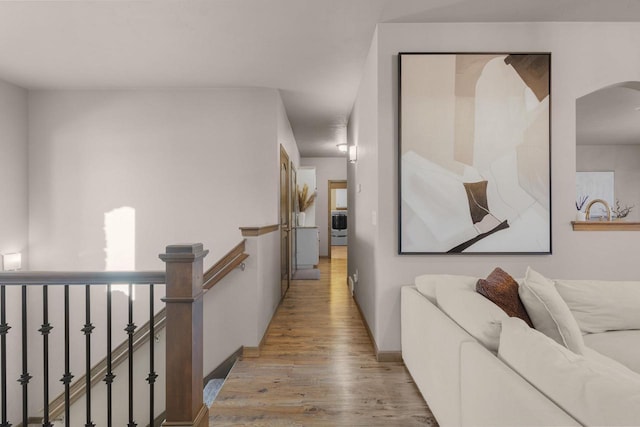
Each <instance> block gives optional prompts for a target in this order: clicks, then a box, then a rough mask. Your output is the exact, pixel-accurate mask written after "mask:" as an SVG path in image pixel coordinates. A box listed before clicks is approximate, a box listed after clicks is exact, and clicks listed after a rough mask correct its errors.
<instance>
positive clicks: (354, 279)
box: [353, 268, 358, 283]
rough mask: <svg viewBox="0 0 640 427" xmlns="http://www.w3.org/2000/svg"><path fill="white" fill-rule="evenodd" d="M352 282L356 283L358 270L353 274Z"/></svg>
mask: <svg viewBox="0 0 640 427" xmlns="http://www.w3.org/2000/svg"><path fill="white" fill-rule="evenodd" d="M353 281H354V282H356V283H358V269H357V268H356V272H355V273H353Z"/></svg>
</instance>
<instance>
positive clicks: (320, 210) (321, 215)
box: [300, 157, 347, 256]
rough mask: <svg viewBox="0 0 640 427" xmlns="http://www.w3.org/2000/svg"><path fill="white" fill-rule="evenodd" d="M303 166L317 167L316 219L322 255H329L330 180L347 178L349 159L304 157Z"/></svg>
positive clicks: (302, 159) (301, 160)
mask: <svg viewBox="0 0 640 427" xmlns="http://www.w3.org/2000/svg"><path fill="white" fill-rule="evenodd" d="M300 162H301V164H302V166H314V167H315V168H316V188H317V189H318V195H317V196H316V201H315V203H314V205H315V212H316V213H315V221H316V225H317V226H318V230H319V231H320V256H328V255H329V246H328V245H329V230H328V227H329V218H328V214H327V209H328V206H329V203H330V202H329V190H328V183H329V180H345V179H347V159H346V158H345V157H303V158H301V159H300Z"/></svg>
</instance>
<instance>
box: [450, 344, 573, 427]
mask: <svg viewBox="0 0 640 427" xmlns="http://www.w3.org/2000/svg"><path fill="white" fill-rule="evenodd" d="M460 371H461V373H460V377H461V378H460V382H461V408H462V413H461V425H463V426H492V427H493V426H496V427H497V426H505V427H507V426H509V427H519V426H541V425H544V426H579V425H581V424H579V423H578V422H577V421H576V420H575V419H573V418H572V417H571V416H570V415H568V414H567V413H566V412H564V411H563V410H562V409H560V408H559V407H558V406H556V404H555V403H553V402H552V401H551V400H549V399H548V398H547V397H546V396H545V395H544V394H542V393H541V392H540V391H538V389H536V388H535V387H534V386H532V385H531V384H529V383H528V382H527V381H526V380H525V379H524V378H522V377H521V376H520V375H518V374H517V373H516V372H514V371H513V370H512V369H511V368H509V367H508V366H507V365H505V364H504V362H502V361H501V360H500V359H498V358H497V357H496V356H495V355H494V354H492V353H490V352H489V351H487V349H485V348H484V347H482V346H481V345H480V344H478V343H474V342H465V343H462V345H461V349H460Z"/></svg>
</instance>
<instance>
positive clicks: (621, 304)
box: [555, 280, 640, 334]
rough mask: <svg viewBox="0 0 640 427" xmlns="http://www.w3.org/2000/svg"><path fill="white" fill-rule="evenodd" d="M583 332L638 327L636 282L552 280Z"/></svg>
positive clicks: (639, 304) (638, 290) (639, 295)
mask: <svg viewBox="0 0 640 427" xmlns="http://www.w3.org/2000/svg"><path fill="white" fill-rule="evenodd" d="M555 283H556V289H557V290H558V293H559V294H560V296H561V297H562V299H563V300H564V301H565V302H566V303H567V305H568V306H569V309H570V310H571V313H573V317H575V319H576V321H577V322H578V325H579V326H580V329H581V330H582V332H584V333H590V334H594V333H599V332H605V331H620V330H624V329H640V310H638V307H640V282H616V281H602V280H556V281H555Z"/></svg>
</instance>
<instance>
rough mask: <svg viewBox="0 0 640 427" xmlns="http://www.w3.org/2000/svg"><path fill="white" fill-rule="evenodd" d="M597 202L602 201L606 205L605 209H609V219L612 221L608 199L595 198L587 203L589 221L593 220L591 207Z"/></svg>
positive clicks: (586, 212)
mask: <svg viewBox="0 0 640 427" xmlns="http://www.w3.org/2000/svg"><path fill="white" fill-rule="evenodd" d="M596 203H600V204H602V205H604V207H605V209H606V210H607V221H611V207H610V206H609V203H607V202H606V200H602V199H594V200H592V201H591V202H590V203H589V204H588V205H587V209H586V211H585V214H586V219H587V221H590V220H591V215H590V214H591V208H592V207H593V205H595V204H596Z"/></svg>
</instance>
